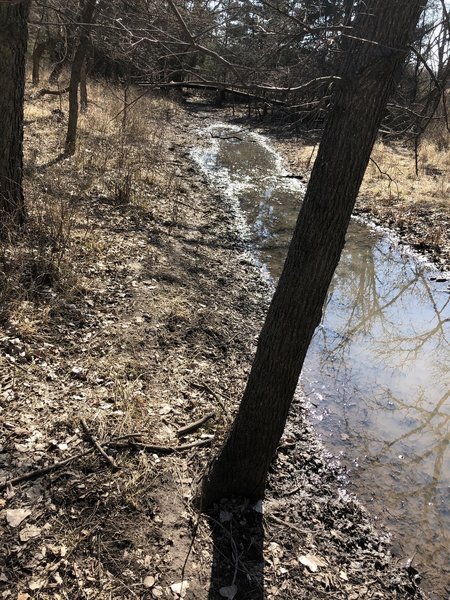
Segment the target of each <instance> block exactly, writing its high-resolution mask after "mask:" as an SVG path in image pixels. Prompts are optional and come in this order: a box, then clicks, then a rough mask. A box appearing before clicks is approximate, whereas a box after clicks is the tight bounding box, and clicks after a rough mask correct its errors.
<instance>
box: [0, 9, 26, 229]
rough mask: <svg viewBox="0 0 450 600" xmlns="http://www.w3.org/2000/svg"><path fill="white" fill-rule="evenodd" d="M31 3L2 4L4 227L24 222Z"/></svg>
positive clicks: (0, 216)
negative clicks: (29, 14)
mask: <svg viewBox="0 0 450 600" xmlns="http://www.w3.org/2000/svg"><path fill="white" fill-rule="evenodd" d="M28 9H29V3H28V2H27V1H26V2H21V3H19V4H13V5H11V4H4V3H0V65H1V68H0V90H1V93H0V140H1V143H0V226H1V227H3V226H5V225H6V226H7V225H8V222H9V223H14V224H15V225H22V224H23V223H24V221H25V203H24V197H23V190H22V174H23V98H24V90H25V53H26V49H27V38H28V30H27V17H28Z"/></svg>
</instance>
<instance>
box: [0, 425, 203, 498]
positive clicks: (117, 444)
mask: <svg viewBox="0 0 450 600" xmlns="http://www.w3.org/2000/svg"><path fill="white" fill-rule="evenodd" d="M141 435H142V433H135V434H128V435H126V436H121V437H119V438H113V439H111V440H109V441H106V442H101V443H99V442H97V444H95V445H94V446H93V447H92V448H89V449H88V450H85V451H83V452H79V453H78V454H74V455H73V456H69V457H68V458H65V459H64V460H61V461H59V462H56V463H53V464H51V465H48V466H47V467H42V468H40V469H35V470H34V471H30V472H29V473H25V474H24V475H19V476H18V477H13V478H12V479H8V480H6V481H0V491H2V490H4V489H6V488H7V487H9V486H12V485H16V484H18V483H22V482H23V481H30V480H31V479H37V478H38V477H42V476H43V475H47V474H48V473H52V472H53V471H57V470H58V469H61V468H62V467H65V466H66V465H68V464H69V463H70V462H72V461H73V460H77V459H79V458H82V457H84V456H87V455H88V454H92V453H93V452H94V450H98V449H99V448H98V447H100V448H103V447H107V448H108V447H109V448H119V449H123V450H126V449H130V450H145V451H146V452H153V453H154V454H175V452H184V451H185V450H190V449H191V448H201V447H203V446H209V445H210V444H211V442H212V438H211V439H207V440H200V441H198V442H192V443H191V444H182V445H180V446H156V445H153V444H146V443H144V442H142V443H141V442H135V441H133V440H130V441H127V442H124V441H119V440H124V439H125V438H133V437H140V436H141ZM97 445H98V447H97ZM105 454H106V453H105ZM102 456H103V453H102ZM107 456H108V455H107ZM108 458H111V457H108ZM111 460H112V459H111ZM108 462H109V461H108ZM113 462H114V461H113ZM114 464H115V463H114Z"/></svg>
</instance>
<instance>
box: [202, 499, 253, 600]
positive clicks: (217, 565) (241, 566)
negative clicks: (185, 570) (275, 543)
mask: <svg viewBox="0 0 450 600" xmlns="http://www.w3.org/2000/svg"><path fill="white" fill-rule="evenodd" d="M207 519H208V522H209V526H210V528H211V534H212V540H213V544H214V552H213V560H212V567H211V580H210V588H209V593H208V599H209V600H218V599H222V600H223V598H234V599H235V600H263V598H264V555H263V546H264V527H263V515H262V513H261V512H259V510H258V505H256V506H253V507H252V506H248V504H241V505H238V504H233V505H231V503H221V505H220V506H219V508H218V509H216V510H214V511H211V512H209V513H208V514H207Z"/></svg>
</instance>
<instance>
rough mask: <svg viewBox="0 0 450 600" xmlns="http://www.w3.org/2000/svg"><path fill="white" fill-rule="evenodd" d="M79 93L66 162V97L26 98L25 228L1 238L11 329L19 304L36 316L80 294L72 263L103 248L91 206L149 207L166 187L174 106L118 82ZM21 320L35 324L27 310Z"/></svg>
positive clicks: (1, 317) (0, 302)
mask: <svg viewBox="0 0 450 600" xmlns="http://www.w3.org/2000/svg"><path fill="white" fill-rule="evenodd" d="M63 83H64V82H63ZM60 87H61V88H63V87H64V85H63V84H61V86H60ZM88 91H89V107H88V111H87V112H86V113H85V114H82V115H80V120H79V135H78V143H77V151H76V153H75V155H74V156H73V157H70V158H68V157H65V156H64V154H63V147H64V139H65V133H66V125H67V112H68V99H67V96H64V95H63V96H61V97H59V96H49V95H45V96H41V97H38V98H36V97H35V98H33V94H31V95H30V96H28V97H27V100H26V103H25V146H24V152H25V156H24V174H25V180H24V190H25V198H26V206H27V213H28V222H27V225H26V227H25V229H24V230H23V231H22V232H20V233H19V234H17V232H12V231H11V234H10V235H8V232H6V235H3V236H2V241H1V242H0V321H2V322H3V323H5V322H6V323H7V322H8V321H9V322H10V321H11V319H12V320H13V321H14V322H15V323H16V324H17V326H18V321H19V320H20V318H19V315H21V314H22V313H23V307H24V306H26V307H27V313H29V312H30V310H31V308H32V307H34V309H35V310H39V311H41V309H40V308H39V309H38V306H39V305H40V304H44V305H46V306H48V305H49V304H52V305H55V304H58V303H59V304H60V303H61V302H63V303H64V302H66V303H67V302H71V299H72V298H73V297H74V296H77V295H79V294H83V283H82V282H81V280H79V278H78V273H79V271H80V268H79V267H80V262H83V263H84V264H88V263H90V262H93V263H95V261H96V260H97V259H98V257H99V256H100V255H101V254H102V253H104V252H105V251H106V249H107V243H106V244H105V240H104V239H103V238H102V237H101V236H98V235H97V234H96V227H98V225H94V224H93V219H92V215H90V214H89V212H90V210H92V208H93V207H94V205H95V202H97V201H99V200H100V201H101V202H106V203H110V204H111V205H113V206H114V207H116V208H117V207H118V206H123V205H131V206H134V207H136V208H142V209H144V208H145V209H148V208H149V207H151V206H154V204H155V202H154V200H155V198H156V197H157V194H158V192H159V191H161V190H163V191H165V192H167V191H168V190H170V189H171V186H173V182H174V177H173V167H171V166H170V165H169V166H167V164H166V161H165V159H166V150H165V132H166V128H167V126H168V125H169V123H170V121H171V119H172V116H173V115H174V114H175V113H176V111H177V110H178V108H177V105H176V104H175V103H174V102H172V101H170V100H168V99H165V98H162V97H156V96H150V95H144V96H142V91H141V90H138V89H133V88H129V89H128V90H127V92H126V95H125V94H124V91H123V90H122V89H121V88H120V87H119V86H113V85H111V84H108V83H106V82H102V81H97V82H91V83H90V84H89V86H88ZM139 96H142V97H141V98H139ZM138 98H139V99H138ZM27 318H29V319H31V321H33V322H34V321H35V320H36V317H35V316H33V315H30V314H29V315H28V317H27Z"/></svg>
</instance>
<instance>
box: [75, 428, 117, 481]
mask: <svg viewBox="0 0 450 600" xmlns="http://www.w3.org/2000/svg"><path fill="white" fill-rule="evenodd" d="M80 423H81V426H82V428H83V431H84V433H85V434H86V437H87V439H88V440H89V442H90V443H91V444H92V445H93V446H94V448H95V449H96V450H97V452H98V453H99V454H101V456H103V458H104V459H105V460H106V462H107V463H108V464H109V466H110V467H111V469H112V470H113V471H119V467H118V466H117V464H116V463H115V462H114V459H113V458H111V456H109V455H108V454H106V452H105V451H104V450H103V448H102V447H101V445H100V444H99V443H98V442H97V440H96V439H95V438H94V436H93V435H92V433H91V431H90V430H89V427H88V426H87V423H86V421H85V420H84V419H80Z"/></svg>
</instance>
